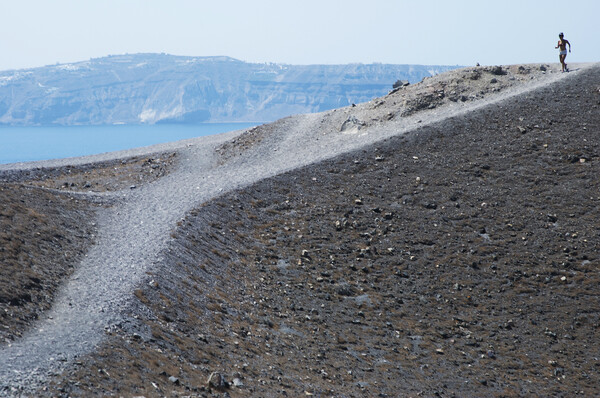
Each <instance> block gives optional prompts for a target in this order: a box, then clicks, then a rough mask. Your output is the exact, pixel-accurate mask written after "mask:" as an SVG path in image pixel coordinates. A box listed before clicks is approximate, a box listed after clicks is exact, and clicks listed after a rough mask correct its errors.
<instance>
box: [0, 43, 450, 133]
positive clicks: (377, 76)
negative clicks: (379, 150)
mask: <svg viewBox="0 0 600 398" xmlns="http://www.w3.org/2000/svg"><path fill="white" fill-rule="evenodd" d="M451 68H452V67H448V66H422V65H382V64H372V65H362V64H353V65H330V66H328V65H308V66H299V65H280V64H252V63H246V62H242V61H238V60H235V59H232V58H228V57H179V56H170V55H165V54H135V55H120V56H110V57H106V58H99V59H92V60H90V61H86V62H79V63H74V64H64V65H55V66H46V67H43V68H35V69H28V70H18V71H5V72H0V123H3V124H10V125H54V124H58V125H78V124H115V123H157V122H170V123H197V122H218V121H230V122H233V121H271V120H276V119H279V118H281V117H284V116H288V115H290V114H296V113H307V112H318V111H324V110H327V109H332V108H339V107H343V106H347V105H350V104H351V103H360V102H365V101H369V100H371V99H372V98H375V97H378V96H381V95H384V94H386V93H387V92H388V91H389V90H391V88H392V85H393V83H394V82H396V81H397V80H398V79H402V80H407V81H410V82H418V81H420V80H421V79H423V78H424V77H426V76H431V75H433V74H436V73H440V72H443V71H446V70H449V69H451Z"/></svg>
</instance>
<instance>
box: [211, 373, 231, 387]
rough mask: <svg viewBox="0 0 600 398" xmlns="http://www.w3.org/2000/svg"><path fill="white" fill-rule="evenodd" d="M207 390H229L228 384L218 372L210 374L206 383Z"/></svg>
mask: <svg viewBox="0 0 600 398" xmlns="http://www.w3.org/2000/svg"><path fill="white" fill-rule="evenodd" d="M206 384H207V385H208V388H210V389H215V390H217V391H225V390H226V389H228V388H229V383H227V381H226V380H225V377H224V376H223V375H221V374H220V373H218V372H212V373H211V374H210V376H209V377H208V380H207V381H206Z"/></svg>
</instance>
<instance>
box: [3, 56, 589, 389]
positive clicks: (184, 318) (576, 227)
mask: <svg viewBox="0 0 600 398" xmlns="http://www.w3.org/2000/svg"><path fill="white" fill-rule="evenodd" d="M512 68H513V70H514V75H510V74H509V75H508V76H517V74H518V73H520V74H521V76H525V77H527V75H528V72H529V69H525V68H523V67H522V68H523V69H522V70H520V69H519V70H520V72H517V67H512ZM528 68H529V67H528ZM543 68H544V69H546V67H543ZM535 70H536V71H538V69H537V67H536V69H535ZM453 73H456V74H454V75H452V76H455V77H456V76H458V77H460V78H459V79H458V80H457V82H456V83H457V84H456V87H461V88H464V87H474V86H476V85H479V86H477V89H476V90H475V91H474V93H475V97H473V96H472V94H473V90H471V91H470V94H469V93H467V94H462V93H461V92H459V90H458V89H455V90H454V94H450V91H451V90H449V89H448V85H449V84H450V83H449V82H451V80H452V79H450V77H449V76H450V75H446V77H445V78H444V77H443V75H442V76H441V77H436V78H439V79H440V80H430V81H429V82H427V81H425V82H423V83H421V86H419V85H417V86H419V87H417V86H415V88H414V90H424V91H421V92H420V94H419V95H418V96H413V97H412V99H409V100H404V101H401V100H400V98H401V97H399V96H401V95H403V92H402V90H408V89H409V88H404V89H400V91H398V92H395V93H392V94H390V95H389V96H387V97H384V98H382V99H379V100H377V101H374V102H372V103H370V104H369V105H368V107H367V106H364V107H362V108H361V105H359V106H358V107H357V108H359V109H357V112H358V113H357V114H356V115H357V116H355V117H348V116H347V115H346V114H344V116H341V115H340V113H341V111H340V112H338V113H335V112H332V113H328V114H326V115H323V119H322V120H323V122H322V124H323V125H324V130H326V129H327V128H328V126H331V125H332V124H327V123H326V121H327V120H333V119H335V120H337V122H336V123H337V124H336V126H338V128H339V129H341V130H343V131H342V133H343V132H344V131H346V134H347V135H346V136H347V137H351V136H353V135H356V134H363V133H364V134H368V132H369V127H370V125H371V124H372V125H375V124H377V126H379V127H380V128H383V129H385V128H386V126H388V124H386V123H388V122H389V123H390V124H389V126H390V127H389V128H392V124H391V122H392V121H393V120H398V119H400V118H403V117H408V116H410V115H414V114H418V113H419V112H424V111H426V110H427V109H433V108H435V107H443V106H445V104H446V103H449V104H450V103H453V102H459V103H460V102H467V101H474V100H476V97H477V93H483V94H480V95H487V94H489V93H490V92H492V91H491V90H493V89H494V88H495V87H498V86H497V85H498V84H500V85H501V84H503V83H504V80H502V79H505V77H506V76H507V74H506V69H504V72H503V69H502V68H500V70H499V71H498V70H497V69H496V70H494V69H493V68H491V69H490V68H487V69H486V68H484V67H482V68H470V69H468V70H462V71H460V72H453ZM461 73H462V75H460V74H461ZM532 73H533V72H532ZM477 74H478V75H479V76H477V77H476V78H473V76H475V75H477ZM432 79H435V78H432ZM444 79H445V80H444ZM507 81H508V80H507ZM482 82H483V83H482ZM427 83H429V86H427ZM442 83H443V84H442ZM436 84H437V85H436ZM507 84H508V83H507ZM440 90H441V91H440ZM486 90H487V91H486ZM425 95H428V96H429V97H425ZM452 95H454V98H450V97H451V96H452ZM423 98H426V100H424V99H423ZM392 103H394V104H396V105H393V104H392ZM377 104H379V105H377ZM386 107H387V108H386ZM394 109H395V111H394ZM423 120H425V118H423ZM346 122H348V123H346ZM279 123H286V122H285V121H283V122H279ZM342 123H343V124H346V127H343V124H342ZM340 124H342V127H341V128H340ZM418 125H419V123H418V122H417V126H418ZM275 126H277V124H275ZM339 129H338V131H339ZM275 130H276V127H273V126H263V127H260V128H258V129H255V130H253V131H249V132H247V133H245V134H242V135H240V136H238V137H237V138H236V139H235V140H231V141H229V142H227V143H225V144H223V145H222V146H220V147H219V148H218V151H217V152H218V153H219V154H220V155H219V156H220V162H221V164H225V163H227V162H232V161H235V159H236V157H238V156H243V152H244V151H252V150H253V148H254V147H256V146H257V145H261V144H263V143H264V142H267V141H268V140H269V139H270V138H269V137H271V135H272V134H274V133H273V131H275ZM599 134H600V67H598V66H597V65H595V66H591V67H586V68H584V69H582V70H578V71H575V72H574V73H572V74H571V75H570V76H567V77H564V78H561V79H557V80H556V81H554V82H553V83H550V84H546V85H542V86H541V87H539V88H537V89H534V90H529V91H524V92H523V93H522V94H519V95H515V96H512V97H509V98H507V99H505V100H503V101H498V102H493V103H490V104H489V105H487V106H481V107H474V108H473V110H472V111H470V112H468V113H466V114H459V115H457V116H451V117H448V118H443V119H440V120H438V121H437V122H435V123H423V126H422V127H416V128H414V129H410V130H409V131H407V132H406V133H404V134H398V135H394V134H390V138H386V139H384V140H382V141H379V142H376V143H374V144H370V145H366V146H362V147H360V148H358V149H354V150H352V151H350V152H346V153H342V154H340V155H337V156H335V157H331V158H329V159H327V160H322V161H319V162H316V163H312V164H309V165H306V166H303V167H300V168H297V169H293V170H290V171H287V172H284V173H281V174H277V175H275V176H273V177H269V178H266V179H261V180H259V181H257V182H255V183H253V184H251V185H249V186H245V187H241V188H239V189H235V190H232V191H229V192H225V193H224V194H222V195H221V196H218V197H216V198H215V199H212V200H210V201H208V202H205V203H203V204H202V205H200V206H198V207H197V208H196V209H194V210H192V211H189V212H188V213H187V214H186V215H185V217H184V218H183V219H181V220H180V221H179V222H178V225H177V228H176V229H175V230H173V232H172V233H171V236H170V241H169V243H168V246H167V247H166V248H164V249H163V250H162V251H161V256H160V258H161V261H160V262H159V263H158V264H157V265H156V266H155V267H153V268H152V269H149V270H148V272H147V278H146V279H145V280H144V283H140V284H138V285H137V288H136V289H135V291H134V292H132V293H133V295H134V299H133V300H132V302H131V303H130V305H129V306H127V307H126V308H125V309H124V314H123V321H122V322H120V323H117V324H115V325H112V326H111V327H109V328H106V330H105V335H106V336H105V339H104V340H103V341H102V343H101V344H100V345H99V347H98V348H97V349H96V350H94V351H93V352H91V353H89V354H87V355H82V356H80V357H78V358H77V360H76V361H73V362H72V363H69V365H68V366H66V367H64V368H62V370H61V371H60V372H57V373H55V374H53V375H52V376H51V377H50V378H49V381H48V383H46V384H45V385H43V386H42V387H41V389H40V390H38V391H37V392H36V393H35V395H39V396H64V397H67V396H145V397H154V396H169V397H170V396H192V397H223V396H231V397H246V396H256V397H285V396H293V397H297V396H319V397H363V396H365V397H366V396H369V397H371V396H380V397H397V396H444V397H446V396H447V397H451V396H456V397H464V396H497V397H508V396H565V397H567V396H569V397H570V396H576V395H582V396H594V395H597V394H598V386H599V385H600V377H599V376H598V375H599V374H600V360H599V358H600V348H599V346H598V344H597V341H598V339H599V337H600V335H599V330H600V302H599V288H598V287H599V286H600V270H599V268H600V221H599V220H600V206H599V205H600V179H599V178H598V176H599V175H600V136H599ZM342 137H344V135H342ZM348 139H350V138H348ZM340 145H341V144H340ZM178 156H179V155H177V154H176V153H174V154H168V155H165V154H162V155H161V156H154V157H146V158H139V159H136V160H132V161H129V163H125V162H123V163H122V164H121V163H119V164H118V167H116V166H115V168H114V170H117V172H118V171H119V170H122V169H124V168H126V167H127V168H128V169H127V170H128V171H127V172H123V173H120V174H119V173H117V174H119V175H121V176H123V175H126V176H128V178H129V179H125V182H124V183H122V185H121V186H117V187H115V188H114V189H115V190H117V191H119V189H122V188H123V186H125V187H126V188H125V190H128V189H130V185H131V184H133V183H134V182H135V181H136V178H138V177H144V180H142V181H141V182H139V183H138V184H149V185H152V184H153V183H152V182H151V181H154V180H153V178H154V177H153V176H151V173H150V172H149V170H151V169H152V167H151V165H152V164H153V163H154V164H157V166H156V168H155V170H156V169H160V170H162V171H161V173H162V174H167V175H168V173H169V170H170V169H173V168H176V167H177V162H178V161H179V160H178ZM148 165H150V166H148ZM91 170H92V171H94V168H92V169H91ZM108 170H111V172H112V170H113V169H111V167H108ZM132 170H133V171H132ZM90 172H91V171H90V170H89V169H85V170H84V169H79V170H78V173H79V174H77V175H79V176H80V177H78V178H79V180H78V181H81V182H82V184H85V183H88V184H89V185H90V187H93V186H95V185H94V184H98V186H106V184H107V181H108V185H109V186H110V181H115V179H116V178H117V177H115V175H112V174H111V175H108V174H102V173H100V172H96V171H94V172H96V174H95V175H94V176H91V175H89V174H85V173H90ZM44 173H45V174H44ZM162 174H161V175H162ZM11 175H12V174H11ZM81 176H83V177H81ZM149 176H150V177H149ZM59 177H60V176H59V175H48V174H47V171H44V172H41V171H37V172H31V173H29V174H28V175H27V176H22V175H20V176H19V178H17V177H14V176H13V177H11V178H12V180H11V182H10V183H9V182H5V183H3V184H4V185H2V188H3V190H2V191H0V193H2V195H5V196H6V195H8V193H7V192H11V191H14V189H20V190H24V191H25V192H34V193H35V192H38V191H39V192H43V193H44V195H50V194H52V195H55V197H56V198H62V199H61V200H60V201H58V202H56V203H55V205H56V208H59V209H63V208H64V209H66V210H61V211H60V212H59V213H60V214H59V215H56V216H52V215H51V214H50V215H45V214H39V213H44V211H45V210H44V208H42V209H39V207H36V206H39V205H40V204H39V203H38V202H36V199H35V198H33V197H30V196H26V195H25V194H23V195H24V196H23V199H21V202H23V203H21V204H19V200H17V199H14V200H13V202H10V203H11V205H10V207H5V208H4V209H3V210H2V212H3V213H2V214H0V221H2V220H3V219H4V218H8V217H11V214H12V216H13V217H14V214H13V213H15V212H19V213H22V217H23V218H24V219H25V220H26V221H23V222H24V223H25V222H28V223H33V225H34V226H35V227H36V228H37V225H38V224H36V223H40V222H44V219H45V218H48V217H49V218H50V219H51V220H54V219H55V218H53V217H66V218H67V220H66V221H65V223H67V222H70V223H73V224H74V225H73V226H70V225H71V224H65V226H62V224H61V225H57V226H55V228H56V230H57V231H62V232H53V231H50V232H48V233H47V234H48V237H47V238H46V237H45V236H46V235H44V234H46V232H45V231H41V232H42V235H41V237H40V236H39V235H37V236H36V234H32V236H28V235H27V236H25V235H19V237H17V236H16V233H12V234H11V233H7V232H3V234H4V235H0V239H4V240H3V244H2V245H3V246H2V247H3V249H2V251H1V253H0V255H3V256H5V253H12V252H10V251H6V250H5V249H4V248H5V247H8V246H5V243H4V242H17V241H20V242H21V243H22V244H24V245H25V244H27V245H34V246H27V253H31V254H28V255H24V254H23V252H19V251H16V252H14V253H20V254H11V255H12V256H13V257H14V258H15V260H14V262H16V263H18V264H23V267H24V268H27V267H29V265H30V264H33V265H31V267H30V269H31V270H36V271H35V272H36V274H35V275H33V274H32V275H31V276H28V277H29V280H27V277H23V278H24V279H23V280H25V282H22V283H21V285H19V286H20V288H19V289H21V290H20V291H19V292H18V294H16V298H10V297H9V298H8V299H4V302H6V304H3V305H5V308H6V309H5V310H4V311H5V313H4V314H2V313H0V322H2V325H3V326H4V328H5V329H6V330H8V331H12V334H10V335H9V333H8V332H6V331H5V332H4V333H5V335H6V336H7V337H6V338H7V339H8V341H9V342H10V341H12V340H14V339H16V336H18V335H19V334H20V333H22V331H23V330H24V329H23V328H26V327H27V325H29V324H30V323H27V322H26V319H25V320H23V316H22V314H23V312H20V311H24V309H27V308H29V307H28V305H29V306H30V307H31V305H32V304H28V303H31V302H32V301H34V302H35V300H32V296H31V294H30V296H29V297H28V296H27V295H25V294H24V292H25V289H38V287H36V286H38V285H40V286H41V285H43V284H44V283H46V281H44V278H50V279H51V278H54V279H53V280H54V282H56V281H58V279H56V278H57V277H56V276H54V275H46V274H42V273H41V271H38V268H39V267H40V265H39V261H38V262H32V261H33V260H31V258H32V257H35V255H36V247H39V248H40V249H39V250H42V249H41V248H42V247H46V246H43V245H47V244H48V243H47V242H55V245H66V243H65V240H64V239H61V238H57V237H56V235H55V234H56V233H61V234H62V235H63V236H62V237H66V238H67V240H68V241H69V242H70V244H71V246H68V245H67V246H68V247H67V248H65V249H63V248H61V247H54V248H52V247H51V248H48V249H44V250H48V251H49V252H50V253H56V252H57V251H58V252H62V251H63V250H67V249H68V250H71V251H73V254H72V255H71V256H69V257H68V259H71V260H69V261H67V260H68V259H67V260H60V259H57V260H53V263H56V264H59V265H60V264H62V265H63V266H64V265H65V264H66V263H68V264H70V268H69V267H68V269H71V268H76V267H77V261H76V259H77V258H78V257H77V256H81V255H82V254H81V253H82V252H83V251H84V250H85V247H86V245H89V244H91V242H90V241H89V240H87V239H85V238H84V237H83V238H82V236H84V234H91V233H94V228H95V224H92V223H91V222H92V221H91V220H93V219H94V214H95V212H99V211H102V210H101V208H102V207H103V206H104V207H108V206H115V204H113V203H112V202H110V201H108V200H96V204H94V205H93V206H92V205H91V204H89V201H88V200H87V199H86V198H84V197H79V196H76V195H75V196H73V195H72V194H69V192H67V193H64V192H63V193H60V192H59V190H63V191H66V190H67V189H71V190H72V186H71V185H70V184H69V183H68V182H67V180H68V179H67V180H65V179H63V180H60V181H59ZM63 177H64V175H63ZM63 177H61V178H63ZM6 180H7V181H8V180H9V178H8V177H6ZM132 181H134V182H132ZM34 183H35V185H37V186H36V187H33V185H34ZM9 184H14V185H9ZM52 184H54V185H52ZM102 184H105V185H102ZM123 184H124V185H123ZM13 187H16V188H13ZM107 189H108V188H107ZM103 190H105V189H104V188H103ZM18 192H20V191H18ZM69 195H71V196H69ZM28 198H29V199H28ZM44 200H46V199H44ZM53 200H57V199H53ZM17 205H19V206H25V207H24V208H23V209H21V208H19V209H21V210H17V207H15V206H17ZM85 212H88V213H85ZM2 217H4V218H2ZM13 219H14V218H13ZM32 220H33V221H32ZM81 220H87V222H88V223H89V224H87V223H86V222H82V221H81ZM26 225H29V224H24V226H23V227H22V230H27V229H30V227H28V226H26ZM44 225H46V224H44ZM3 231H4V230H3ZM34 239H37V241H34ZM53 239H55V240H54V241H53ZM35 242H38V243H35ZM11 244H13V245H17V243H11ZM44 253H45V252H44ZM77 253H80V254H77ZM54 255H55V254H54ZM30 260H31V261H30ZM2 261H3V266H4V262H5V261H6V260H5V258H4V257H3V258H2ZM34 265H35V266H34ZM68 269H67V271H61V272H62V273H63V274H66V275H68V274H69V272H70V271H68ZM28 272H29V271H28ZM31 272H33V271H31ZM61 277H62V278H65V277H66V276H64V275H62V274H61ZM2 278H3V281H7V280H9V278H11V275H6V274H3V275H2ZM33 278H36V279H33ZM36 281H37V282H36ZM27 283H29V285H27ZM36 283H37V285H36ZM28 286H29V287H28ZM38 290H43V289H41V288H39V289H38ZM51 290H52V289H51ZM43 291H44V292H46V291H47V290H43ZM7 292H9V293H7ZM12 293H15V292H14V291H11V290H10V288H6V290H3V294H4V295H5V296H7V297H8V295H9V294H12ZM44 294H50V293H44ZM13 295H14V294H13ZM2 297H4V296H2ZM11 297H12V296H11ZM7 300H9V301H7ZM11 300H12V301H11ZM29 311H30V313H37V314H42V312H41V310H37V312H36V311H35V310H31V309H30V310H29ZM20 314H21V318H19V316H20ZM31 316H33V315H31ZM15 319H21V321H19V322H17V321H15ZM23 324H25V326H22V325H23ZM19 325H21V326H19ZM7 344H8V343H7ZM20 391H27V389H26V388H25V387H23V386H15V385H14V384H12V385H5V386H4V392H6V393H7V394H14V395H18V394H19V393H20Z"/></svg>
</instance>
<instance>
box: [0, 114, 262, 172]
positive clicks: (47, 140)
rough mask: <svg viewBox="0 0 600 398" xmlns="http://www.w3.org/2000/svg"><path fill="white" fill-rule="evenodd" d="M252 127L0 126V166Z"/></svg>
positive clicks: (208, 124)
mask: <svg viewBox="0 0 600 398" xmlns="http://www.w3.org/2000/svg"><path fill="white" fill-rule="evenodd" d="M256 125H257V123H202V124H194V125H186V124H156V125H116V126H68V127H62V126H61V127H59V126H56V127H55V126H52V127H0V164H6V163H16V162H29V161H34V160H47V159H60V158H68V157H74V156H87V155H94V154H98V153H104V152H112V151H119V150H123V149H132V148H137V147H142V146H147V145H154V144H162V143H166V142H172V141H178V140H184V139H188V138H194V137H201V136H206V135H212V134H219V133H224V132H227V131H234V130H240V129H245V128H249V127H252V126H256Z"/></svg>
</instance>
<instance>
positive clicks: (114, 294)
mask: <svg viewBox="0 0 600 398" xmlns="http://www.w3.org/2000/svg"><path fill="white" fill-rule="evenodd" d="M575 73H578V72H575ZM567 76H568V75H567V74H564V75H561V74H553V75H552V76H549V77H548V78H546V79H540V81H538V82H532V83H528V84H523V85H518V86H515V87H512V88H510V89H508V90H507V91H506V92H504V93H502V94H500V95H496V96H492V95H490V96H489V97H486V98H485V99H481V100H478V101H474V102H472V103H469V104H457V105H452V104H449V105H444V106H442V107H440V108H439V109H435V110H431V111H429V110H428V111H422V112H420V113H419V114H417V115H414V116H411V117H408V118H398V120H392V121H389V122H384V123H383V122H382V123H379V124H374V125H373V126H371V127H368V128H365V129H361V130H360V131H359V132H358V133H355V134H344V133H341V132H340V126H339V125H335V126H333V125H331V126H326V125H325V126H324V123H325V124H326V120H328V119H327V117H328V116H331V115H332V112H333V111H331V112H326V113H323V114H311V115H300V116H295V117H291V118H286V119H283V120H282V121H279V122H276V126H277V127H276V128H275V129H272V130H269V131H270V132H269V133H268V134H266V135H265V136H264V137H263V139H262V141H260V142H259V143H258V144H256V145H254V146H249V147H248V148H246V149H244V151H243V152H242V153H241V154H236V156H234V157H232V158H231V159H229V160H228V161H227V162H225V163H224V164H220V162H219V156H220V155H219V152H217V151H216V149H217V148H218V147H219V146H220V145H221V144H223V143H225V142H228V141H230V140H232V139H234V138H236V137H239V136H241V134H242V133H243V131H238V132H233V133H227V134H223V135H218V136H213V137H202V138H198V139H195V140H187V141H186V142H185V143H180V144H177V145H178V146H177V148H176V150H177V152H178V153H179V159H180V162H179V165H178V166H177V168H176V170H174V171H173V172H171V173H170V174H168V175H167V176H165V177H163V178H161V179H159V180H158V181H156V182H154V183H150V184H146V185H144V186H141V187H139V188H138V189H135V190H127V191H120V192H117V193H115V194H114V196H115V198H116V199H117V204H116V205H114V206H112V207H110V208H107V209H104V210H101V213H100V215H99V221H98V229H99V236H98V239H97V244H96V245H95V246H93V247H92V248H91V249H90V251H89V252H88V254H87V256H86V258H85V260H84V261H83V262H82V263H81V264H80V265H79V267H78V269H77V271H76V272H75V273H74V274H73V276H72V277H71V278H70V280H69V281H68V282H67V283H66V284H65V286H64V287H63V289H62V290H61V291H60V293H59V295H58V296H57V298H56V302H55V305H54V306H53V308H52V309H51V310H50V311H49V312H48V313H47V316H46V317H45V319H43V320H40V321H39V322H38V323H37V325H36V326H35V327H34V328H32V330H30V331H29V332H28V333H27V334H26V335H25V336H24V337H23V338H21V339H20V340H19V341H16V342H14V343H13V344H11V345H8V346H2V347H0V394H4V393H7V394H9V395H10V394H12V395H27V394H30V393H32V392H33V391H35V390H36V389H37V388H39V387H40V386H43V384H44V382H45V381H46V380H47V379H48V377H50V376H53V375H56V374H60V373H61V370H62V369H64V368H65V367H67V366H69V365H70V364H72V363H73V362H75V361H77V358H78V357H80V356H82V355H85V354H88V353H90V352H93V351H94V349H95V347H97V346H98V345H99V344H100V343H101V342H102V339H103V337H104V331H105V329H107V328H110V327H111V326H112V325H115V324H117V323H118V322H120V321H121V320H122V319H121V317H122V315H121V313H122V311H121V309H122V308H124V307H125V306H126V305H127V303H128V302H130V301H131V300H132V297H133V295H132V292H133V291H134V290H135V289H136V286H139V284H140V283H147V279H148V278H149V277H148V275H147V274H146V272H147V271H149V270H152V268H153V265H155V264H158V263H160V261H161V258H160V253H161V251H162V250H164V249H165V248H166V247H167V244H168V243H169V239H170V235H171V232H172V231H173V230H174V229H175V228H176V225H177V222H178V221H179V220H181V219H183V218H184V217H185V215H186V212H188V211H190V210H192V209H194V208H197V207H198V206H199V205H200V204H202V203H205V202H207V201H209V200H211V199H213V198H215V197H217V196H219V195H221V194H223V193H225V192H228V191H231V190H235V189H238V188H241V187H244V186H247V185H249V184H252V183H254V182H256V181H259V180H261V179H264V178H267V177H270V176H273V175H276V174H279V173H282V172H285V171H288V170H292V169H295V168H298V167H301V166H304V165H308V164H311V163H314V162H318V161H320V160H323V159H327V158H331V157H334V156H336V155H339V154H341V153H344V152H348V151H351V150H354V149H357V148H361V147H364V146H365V145H368V144H372V143H375V142H378V141H380V140H383V139H385V138H388V137H390V136H396V135H401V134H404V133H405V132H407V131H410V130H412V129H414V128H416V127H419V126H423V125H426V124H431V123H436V122H441V121H443V120H444V119H445V118H447V117H451V116H456V115H460V114H464V113H466V112H469V111H472V110H473V109H477V108H479V107H482V106H486V105H490V104H497V103H499V102H500V101H502V100H504V99H505V98H508V97H511V96H514V95H519V94H522V93H524V92H527V91H528V90H532V89H535V88H537V87H540V86H542V85H547V84H551V83H552V82H554V81H556V80H558V79H561V78H564V77H567ZM365 108H366V107H365ZM361 109H363V108H361V107H360V106H358V107H356V108H345V110H338V111H337V112H345V113H347V114H348V115H351V114H352V112H357V113H358V114H359V116H360V112H365V113H364V115H366V114H367V113H366V112H367V110H364V111H362V110H361ZM344 117H345V116H344ZM324 131H329V133H327V134H325V133H323V132H324ZM172 147H173V145H171V147H169V149H172ZM163 150H165V146H159V147H155V148H152V149H150V150H148V152H159V151H163ZM131 154H132V155H133V154H134V153H133V152H132V153H131ZM88 161H89V160H88ZM11 167H14V166H11ZM18 167H22V166H18ZM25 167H31V166H25ZM0 169H1V168H0ZM5 169H6V168H5Z"/></svg>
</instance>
